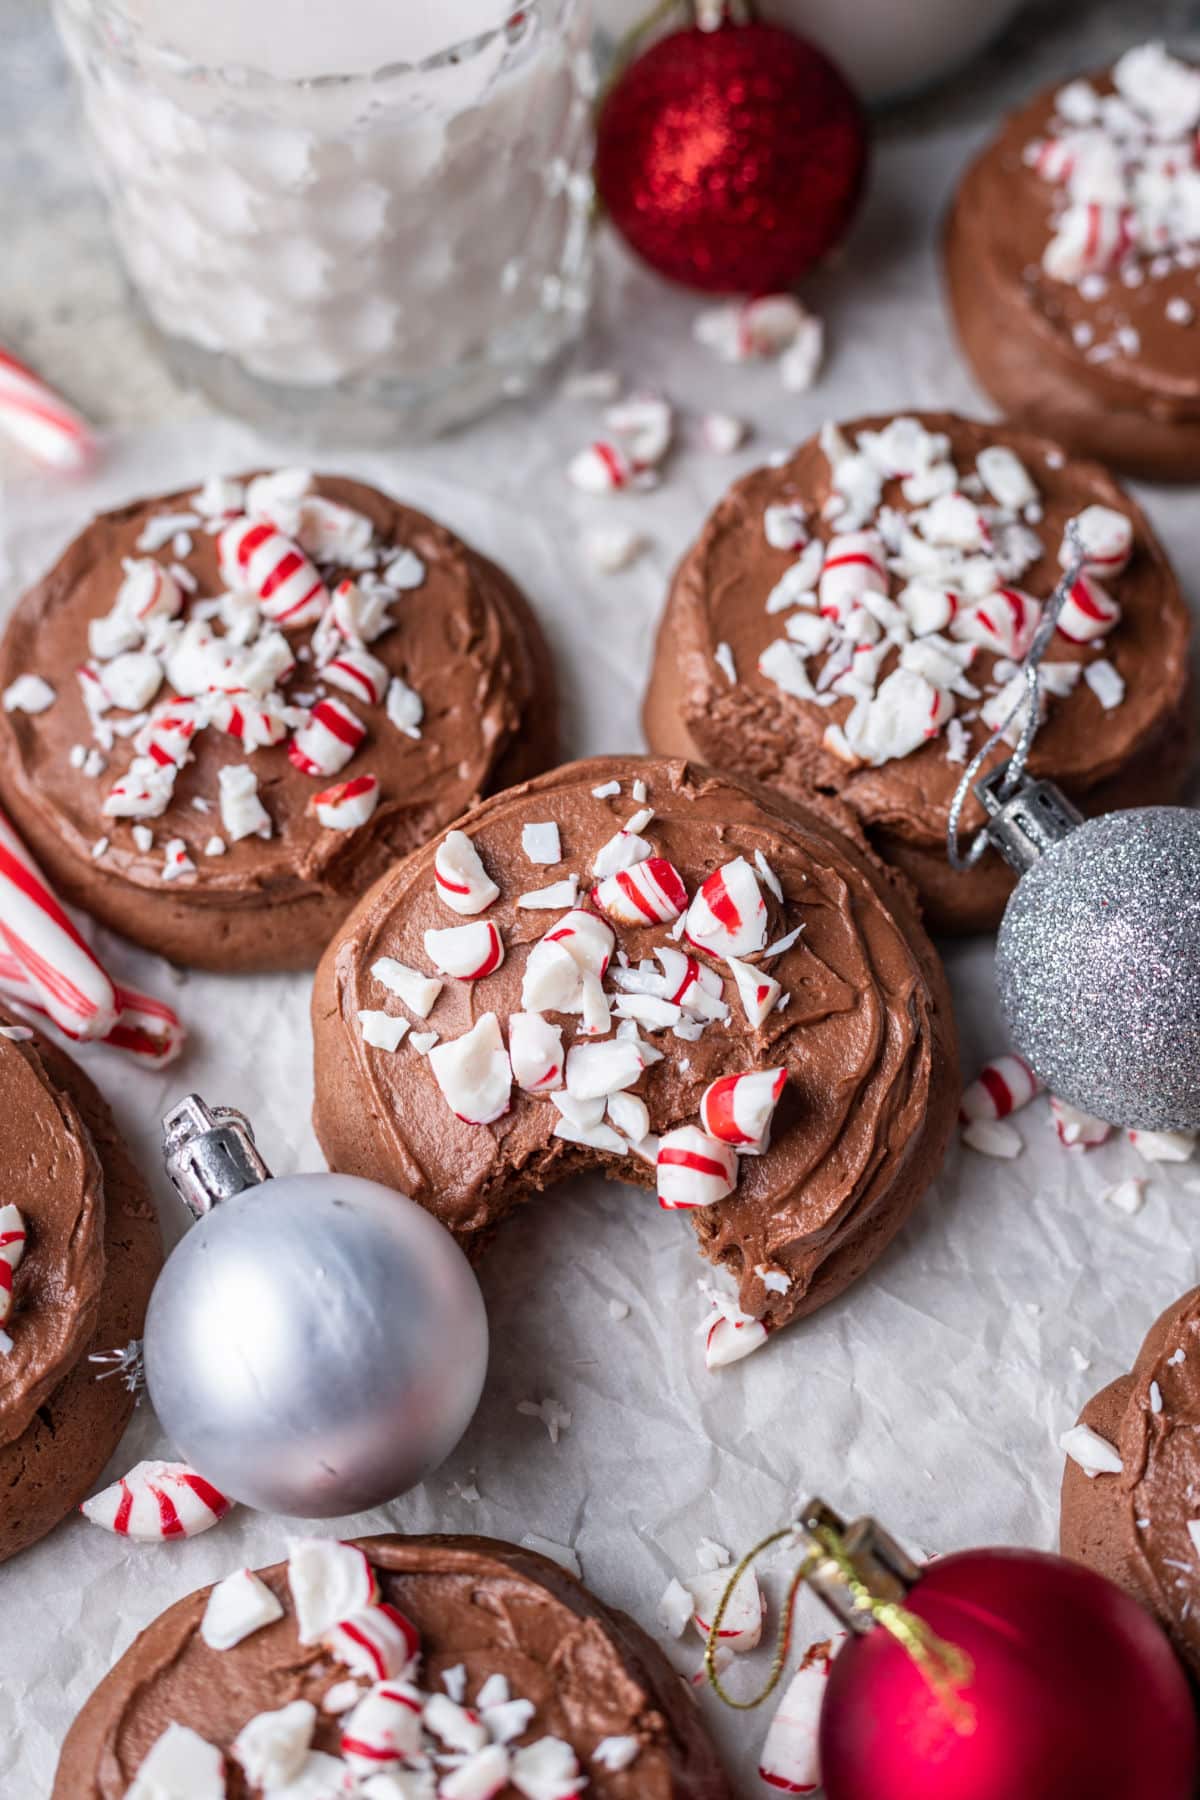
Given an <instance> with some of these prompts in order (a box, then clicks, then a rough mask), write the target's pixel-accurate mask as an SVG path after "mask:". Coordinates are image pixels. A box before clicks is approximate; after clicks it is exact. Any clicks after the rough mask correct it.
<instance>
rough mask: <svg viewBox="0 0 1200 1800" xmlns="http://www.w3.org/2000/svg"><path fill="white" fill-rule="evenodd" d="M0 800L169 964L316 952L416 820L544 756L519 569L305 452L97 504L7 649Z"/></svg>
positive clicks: (442, 818)
mask: <svg viewBox="0 0 1200 1800" xmlns="http://www.w3.org/2000/svg"><path fill="white" fill-rule="evenodd" d="M0 692H2V693H3V696H4V709H3V711H0V802H2V803H3V805H4V806H5V808H6V809H7V810H8V811H9V812H10V813H11V814H12V817H13V819H14V820H15V822H16V824H17V825H18V827H19V828H20V830H21V832H22V834H23V836H24V837H25V838H26V840H27V841H28V843H29V844H30V846H31V848H32V849H33V850H34V852H35V853H36V855H37V856H38V858H39V860H40V861H41V862H42V864H43V865H44V866H45V868H46V870H47V872H48V873H49V874H50V875H51V877H52V878H53V880H54V881H55V883H56V884H57V885H58V887H59V888H60V889H61V890H62V891H63V893H64V894H65V895H66V896H67V898H68V899H70V900H72V901H74V902H75V903H76V904H77V905H79V906H82V907H84V908H86V910H87V911H88V912H90V913H91V914H93V916H94V917H96V918H98V919H100V920H101V921H102V922H103V923H104V924H106V925H110V926H112V927H113V928H114V929H116V930H118V931H123V932H124V933H125V934H126V935H127V936H129V937H131V938H133V939H134V940H135V941H136V942H138V943H141V944H145V945H146V946H147V947H148V948H150V949H153V950H157V951H159V952H161V953H162V954H163V955H165V956H168V957H170V958H172V960H174V961H177V962H181V963H192V964H196V965H197V966H199V967H203V968H212V969H218V970H224V971H231V970H240V969H272V968H303V967H308V966H311V964H313V963H314V962H315V961H316V959H317V957H318V956H319V955H320V952H321V950H322V948H323V947H324V945H325V943H326V941H327V939H328V937H329V935H330V933H331V932H332V931H333V929H334V927H335V926H336V925H337V923H338V922H339V920H340V919H341V918H342V917H343V916H344V915H345V913H346V911H347V910H348V908H349V906H350V904H351V902H352V900H353V899H354V898H355V897H356V896H357V895H358V894H359V893H361V892H362V890H363V889H364V888H365V887H367V886H369V885H370V883H371V882H372V881H374V880H375V878H376V877H377V876H378V875H379V874H380V873H381V872H382V871H383V870H384V869H385V868H387V867H388V866H389V864H390V863H392V862H394V861H395V860H396V858H397V857H399V856H404V855H406V854H407V852H408V851H409V850H411V849H413V848H414V847H415V846H416V845H418V844H420V843H423V842H424V841H425V839H426V838H427V837H428V836H429V834H430V832H431V831H436V830H438V829H440V828H441V827H442V826H443V825H445V824H447V823H448V822H449V821H450V820H451V819H453V818H455V817H457V815H458V814H459V813H460V812H462V811H463V810H464V808H465V807H467V806H469V805H471V803H472V802H473V801H474V800H476V799H478V798H479V796H480V795H481V794H484V793H487V792H488V791H489V790H490V789H492V788H494V787H497V786H503V785H504V783H505V782H507V781H511V780H515V779H519V778H522V777H524V776H526V775H529V774H531V773H533V772H535V771H536V770H538V769H541V768H544V767H545V766H546V764H547V763H549V762H552V761H553V759H554V754H555V742H556V722H555V700H554V678H553V670H552V668H551V665H550V661H549V655H548V652H547V650H546V647H545V644H544V642H543V640H542V637H541V634H540V632H539V630H538V627H537V624H536V621H535V620H534V618H533V615H532V613H531V612H530V610H529V607H528V605H527V604H526V602H525V600H524V599H523V598H522V596H521V595H520V593H519V592H518V591H517V589H516V588H515V587H514V586H513V584H512V582H511V581H510V580H509V579H508V577H507V576H506V575H504V574H503V573H502V572H501V570H499V569H498V568H496V567H495V565H494V564H492V563H490V562H488V561H487V560H486V559H485V558H484V557H482V556H479V555H477V554H476V552H475V551H473V550H471V549H470V548H469V547H468V546H467V545H466V544H464V543H463V542H462V541H461V540H460V539H459V538H456V537H455V536H454V535H453V533H452V532H449V531H447V530H446V529H445V528H444V527H443V526H441V525H438V524H436V523H435V522H434V521H433V520H432V519H428V518H426V517H425V516H424V515H423V514H422V513H418V512H414V511H413V510H412V509H411V508H410V507H406V506H403V505H401V504H400V503H399V502H397V501H394V500H392V499H390V498H388V497H387V496H386V495H384V494H381V493H378V492H377V491H376V490H375V489H373V488H369V487H364V486H363V485H362V484H361V483H359V482H355V481H347V480H342V479H340V478H336V477H332V476H319V477H317V476H311V475H309V474H307V473H306V472H305V471H303V470H284V471H282V472H280V473H278V474H275V475H266V476H258V477H254V478H247V479H245V480H237V481H223V480H220V481H211V482H209V483H208V484H207V486H206V487H204V488H203V489H201V490H200V491H199V492H198V493H179V494H169V495H165V496H160V497H158V498H156V499H153V500H144V501H139V502H137V503H135V504H133V505H131V506H126V507H123V508H122V509H121V510H120V511H118V512H112V513H106V514H104V515H102V516H101V517H100V518H98V519H96V520H95V521H94V522H93V523H92V524H91V525H89V526H88V528H87V530H86V531H84V532H83V533H82V535H81V536H80V537H78V538H77V539H76V540H75V542H74V543H73V544H72V545H71V546H70V548H69V549H68V550H67V551H66V552H65V553H64V555H63V556H62V557H61V559H60V560H59V562H58V563H57V565H56V566H55V568H54V569H52V570H51V572H50V573H49V575H47V576H46V577H45V579H44V580H43V581H41V582H40V583H39V584H38V586H37V587H36V588H34V589H33V591H32V592H31V593H29V594H28V595H26V597H25V599H24V600H23V601H22V602H21V604H20V605H19V606H18V608H17V611H16V613H15V614H14V616H13V618H12V620H11V622H10V624H9V627H8V631H7V634H6V636H5V638H4V641H3V645H2V646H0Z"/></svg>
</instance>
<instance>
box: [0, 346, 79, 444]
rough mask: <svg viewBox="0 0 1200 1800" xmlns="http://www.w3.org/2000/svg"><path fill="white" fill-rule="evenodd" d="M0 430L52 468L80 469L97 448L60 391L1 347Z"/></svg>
mask: <svg viewBox="0 0 1200 1800" xmlns="http://www.w3.org/2000/svg"><path fill="white" fill-rule="evenodd" d="M0 430H3V431H4V432H5V433H7V435H8V436H9V437H10V438H11V439H12V440H13V442H14V443H16V444H20V446H21V448H22V449H23V450H27V451H28V452H29V454H30V455H31V456H33V457H35V458H36V459H37V461H38V462H41V463H45V464H46V465H47V466H48V467H49V468H52V469H63V470H66V471H68V472H71V471H74V470H76V469H82V468H83V467H84V466H85V464H86V463H88V462H89V461H90V460H91V458H92V456H93V454H94V452H95V448H96V443H95V439H94V438H93V436H92V430H91V427H90V426H89V425H87V424H86V423H85V422H84V420H83V419H82V418H81V417H80V416H79V414H78V413H77V412H76V411H75V410H74V408H73V407H70V406H68V405H67V403H66V401H65V400H64V399H63V398H62V396H61V395H59V394H56V393H55V392H54V389H53V388H50V387H47V385H46V383H45V382H44V381H42V380H40V379H39V378H38V376H36V375H35V374H34V373H33V370H32V369H27V368H26V367H25V364H24V363H20V362H18V361H17V359H16V357H15V356H11V355H9V353H8V352H7V351H6V350H0Z"/></svg>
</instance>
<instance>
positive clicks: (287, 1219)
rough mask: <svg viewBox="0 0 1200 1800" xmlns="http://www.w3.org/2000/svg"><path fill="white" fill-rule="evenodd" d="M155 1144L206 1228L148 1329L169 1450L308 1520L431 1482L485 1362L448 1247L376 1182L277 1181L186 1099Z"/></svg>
mask: <svg viewBox="0 0 1200 1800" xmlns="http://www.w3.org/2000/svg"><path fill="white" fill-rule="evenodd" d="M164 1135H165V1154H166V1160H167V1167H168V1170H169V1172H170V1174H171V1178H172V1180H173V1181H174V1182H175V1185H176V1187H177V1189H178V1190H179V1192H180V1195H181V1196H182V1198H183V1199H184V1201H185V1202H186V1204H187V1205H188V1207H189V1209H190V1210H191V1211H192V1212H193V1213H194V1214H195V1215H196V1218H197V1223H196V1224H195V1225H194V1226H193V1227H192V1229H191V1230H190V1231H189V1232H188V1233H187V1235H186V1236H185V1237H184V1238H183V1240H182V1241H181V1243H180V1244H179V1245H178V1246H177V1247H176V1249H175V1250H174V1251H173V1252H172V1254H171V1256H170V1257H169V1258H168V1261H167V1264H166V1267H165V1268H164V1269H163V1272H162V1274H161V1275H160V1276H159V1279H158V1282H157V1284H156V1286H155V1289H154V1293H153V1295H152V1297H151V1301H150V1308H149V1312H148V1313H147V1317H146V1335H145V1368H146V1383H147V1387H148V1389H149V1392H150V1398H151V1400H152V1401H153V1403H154V1409H155V1411H156V1413H157V1414H158V1417H159V1419H160V1420H161V1422H162V1425H163V1428H164V1430H165V1431H166V1433H167V1435H168V1437H169V1438H170V1440H171V1443H172V1446H173V1448H174V1450H175V1451H176V1452H177V1453H178V1454H179V1455H180V1456H182V1457H183V1458H184V1459H186V1461H188V1462H190V1463H191V1464H192V1465H193V1466H194V1467H195V1468H197V1469H198V1470H199V1471H200V1472H201V1473H202V1474H203V1475H205V1476H206V1477H207V1478H208V1479H209V1480H210V1481H212V1482H213V1483H214V1484H215V1485H216V1486H217V1487H219V1488H220V1489H221V1490H222V1492H224V1493H226V1494H228V1495H230V1496H231V1497H232V1498H234V1499H237V1500H241V1501H244V1502H245V1503H246V1504H247V1505H249V1506H256V1507H261V1508H263V1509H264V1510H266V1511H270V1512H280V1513H292V1514H297V1515H299V1516H300V1517H303V1518H330V1517H334V1516H336V1515H340V1514H344V1513H353V1512H360V1511H362V1510H363V1509H364V1508H366V1507H369V1506H375V1505H378V1504H380V1503H381V1502H383V1501H386V1500H391V1499H393V1498H395V1496H396V1495H398V1494H402V1493H404V1492H405V1491H406V1490H407V1489H408V1488H411V1487H413V1486H415V1485H416V1483H417V1482H419V1481H422V1480H423V1479H424V1478H425V1477H426V1476H427V1475H428V1474H430V1473H431V1471H432V1470H434V1469H435V1468H437V1466H438V1464H439V1463H441V1462H442V1461H443V1460H444V1459H445V1458H446V1457H447V1456H448V1455H449V1454H450V1452H451V1450H453V1448H454V1446H455V1444H457V1442H458V1440H459V1438H460V1437H461V1436H462V1434H463V1432H464V1431H465V1430H466V1428H467V1425H468V1424H469V1422H470V1419H471V1415H472V1414H473V1413H474V1411H475V1407H476V1405H477V1403H478V1400H479V1395H480V1393H481V1391H482V1388H483V1380H484V1374H485V1372H486V1368H487V1347H488V1334H487V1316H486V1313H485V1311H484V1305H483V1297H482V1295H481V1294H480V1291H479V1286H478V1283H477V1282H476V1280H475V1277H474V1275H473V1273H472V1271H471V1267H470V1264H469V1263H468V1262H467V1259H466V1257H465V1256H464V1255H463V1253H462V1251H461V1250H460V1249H459V1248H458V1245H457V1244H456V1243H455V1241H454V1239H453V1238H452V1237H451V1235H450V1233H449V1232H448V1231H446V1230H445V1229H444V1228H443V1227H442V1226H441V1225H439V1224H438V1222H437V1221H436V1220H435V1219H433V1218H431V1217H430V1215H429V1214H428V1213H426V1212H424V1211H423V1210H422V1209H421V1208H420V1207H419V1206H417V1205H416V1204H415V1203H414V1202H413V1201H411V1200H409V1199H406V1198H405V1197H404V1196H403V1195H401V1194H398V1193H396V1192H395V1191H394V1190H393V1189H391V1188H386V1187H382V1186H380V1185H379V1184H377V1183H376V1182H373V1181H362V1180H359V1179H357V1178H356V1177H354V1176H349V1175H335V1174H322V1175H289V1176H283V1177H279V1178H274V1177H272V1176H271V1175H270V1172H269V1171H268V1169H267V1167H266V1165H265V1163H264V1162H263V1161H262V1158H261V1157H260V1156H259V1154H258V1152H257V1150H256V1149H255V1147H254V1139H253V1135H252V1133H251V1131H250V1128H249V1125H248V1124H247V1122H246V1121H245V1120H244V1119H243V1118H242V1117H241V1115H240V1114H238V1113H235V1112H233V1111H231V1110H230V1109H228V1108H215V1109H209V1108H208V1107H207V1106H205V1104H204V1102H203V1101H202V1100H200V1099H199V1098H198V1096H196V1095H191V1096H190V1097H189V1098H188V1099H187V1100H185V1101H183V1102H182V1103H181V1104H180V1105H179V1106H177V1107H175V1108H174V1109H173V1111H172V1112H171V1113H169V1114H168V1115H167V1117H166V1119H165V1120H164Z"/></svg>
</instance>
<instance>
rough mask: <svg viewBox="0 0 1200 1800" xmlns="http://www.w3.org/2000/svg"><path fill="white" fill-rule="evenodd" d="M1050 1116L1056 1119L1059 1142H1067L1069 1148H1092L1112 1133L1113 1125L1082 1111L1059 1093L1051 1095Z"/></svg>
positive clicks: (1055, 1124) (1055, 1125) (1055, 1127)
mask: <svg viewBox="0 0 1200 1800" xmlns="http://www.w3.org/2000/svg"><path fill="white" fill-rule="evenodd" d="M1050 1117H1051V1118H1052V1119H1053V1120H1054V1129H1055V1131H1056V1132H1057V1133H1058V1141H1059V1143H1060V1144H1066V1146H1067V1148H1068V1149H1074V1148H1076V1147H1077V1148H1079V1149H1080V1150H1091V1149H1093V1148H1094V1147H1095V1146H1096V1145H1097V1144H1103V1143H1105V1142H1106V1141H1107V1140H1108V1138H1109V1137H1110V1136H1111V1135H1112V1126H1111V1125H1109V1124H1106V1122H1105V1121H1104V1120H1103V1119H1096V1118H1093V1117H1092V1115H1091V1113H1085V1112H1081V1111H1080V1110H1079V1108H1078V1107H1077V1106H1072V1105H1071V1103H1070V1102H1069V1101H1068V1100H1060V1099H1059V1097H1058V1095H1057V1094H1051V1096H1050Z"/></svg>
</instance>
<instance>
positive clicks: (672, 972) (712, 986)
mask: <svg viewBox="0 0 1200 1800" xmlns="http://www.w3.org/2000/svg"><path fill="white" fill-rule="evenodd" d="M654 954H655V956H656V957H657V958H658V961H659V962H660V963H661V965H662V985H663V996H662V997H663V999H664V1000H666V1001H667V1002H668V1003H669V1004H670V1005H673V1006H682V1008H683V1010H684V1011H685V1012H686V1013H690V1014H691V1016H692V1017H693V1018H695V1019H706V1020H707V1019H724V1018H727V1017H728V1016H729V1008H728V1006H727V1005H726V1004H725V1000H724V993H725V983H724V982H723V981H722V979H721V977H720V975H719V974H718V973H717V971H716V970H715V969H710V968H708V967H707V965H706V964H704V963H702V962H700V961H699V960H698V959H697V958H696V957H694V956H689V955H688V954H687V953H686V951H683V950H675V949H673V948H672V947H671V946H670V945H665V944H664V945H659V946H657V947H656V948H655V951H654Z"/></svg>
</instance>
